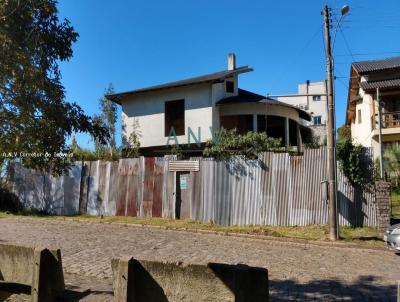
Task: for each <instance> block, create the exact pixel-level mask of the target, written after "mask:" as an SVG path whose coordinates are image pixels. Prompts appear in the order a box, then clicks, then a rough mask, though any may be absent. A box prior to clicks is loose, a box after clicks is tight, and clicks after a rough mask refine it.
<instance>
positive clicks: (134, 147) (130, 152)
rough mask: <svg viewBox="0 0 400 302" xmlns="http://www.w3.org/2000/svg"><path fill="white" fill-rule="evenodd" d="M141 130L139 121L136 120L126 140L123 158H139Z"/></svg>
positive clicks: (122, 150)
mask: <svg viewBox="0 0 400 302" xmlns="http://www.w3.org/2000/svg"><path fill="white" fill-rule="evenodd" d="M140 137H141V134H140V129H139V122H138V120H136V119H134V120H133V123H132V132H131V134H130V135H129V137H128V140H127V141H126V140H125V139H124V145H123V146H122V149H121V156H122V157H123V158H133V157H138V156H139V151H140Z"/></svg>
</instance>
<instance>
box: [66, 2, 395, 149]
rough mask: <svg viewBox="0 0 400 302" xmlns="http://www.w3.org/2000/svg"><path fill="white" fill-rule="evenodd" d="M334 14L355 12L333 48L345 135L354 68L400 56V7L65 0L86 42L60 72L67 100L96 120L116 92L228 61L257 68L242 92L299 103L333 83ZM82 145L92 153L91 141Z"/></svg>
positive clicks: (82, 41) (80, 138) (222, 66)
mask: <svg viewBox="0 0 400 302" xmlns="http://www.w3.org/2000/svg"><path fill="white" fill-rule="evenodd" d="M325 4H328V5H329V6H331V7H332V8H333V9H334V11H333V12H334V13H336V14H338V16H336V17H337V18H338V17H339V12H340V8H341V7H342V6H343V5H344V4H348V5H350V14H349V15H348V16H346V18H345V19H344V22H343V23H342V31H338V33H337V36H336V42H335V46H334V55H335V71H336V73H335V75H336V76H337V77H338V79H337V80H336V82H335V90H336V116H337V125H338V126H340V125H342V124H343V122H344V116H345V106H346V98H347V85H348V80H349V79H348V76H349V69H350V64H351V62H352V61H354V60H355V61H362V60H369V59H377V58H385V57H391V56H400V1H398V0H385V1H374V0H365V1H341V0H336V1H319V0H312V1H311V0H309V1H284V0H282V1H266V0H257V1H239V0H230V1H229V0H201V1H200V0H197V1H196V0H185V1H184V0H169V1H164V0H159V1H152V0H147V1H127V0H126V1H122V0H113V1H98V0H97V1H95V0H64V1H62V0H60V2H59V4H58V8H59V12H60V17H66V18H68V19H69V20H70V21H71V23H72V24H73V26H74V27H75V30H76V31H77V32H78V33H79V34H80V37H79V39H78V42H77V43H75V44H74V46H73V49H74V57H73V58H72V59H71V60H70V61H69V62H63V63H62V64H61V72H62V76H63V80H62V82H63V84H64V86H65V88H66V95H67V100H68V101H70V102H76V103H77V104H79V105H80V106H81V107H82V108H83V109H84V110H85V112H86V113H87V114H89V115H93V114H95V113H99V109H98V99H99V98H100V97H101V96H102V94H103V92H104V90H105V88H106V87H107V86H108V84H109V83H110V82H112V83H113V85H114V87H115V90H116V91H117V92H119V91H125V90H131V89H135V88H140V87H145V86H149V85H154V84H157V83H163V82H169V81H173V80H179V79H184V78H186V77H191V76H197V75H201V74H206V73H210V72H214V71H219V70H223V69H225V68H226V55H227V53H228V52H234V53H236V56H237V64H238V65H249V66H251V67H253V68H254V71H253V72H251V73H247V74H243V75H242V76H241V77H240V87H241V88H244V89H248V90H251V91H254V92H257V93H260V94H264V95H265V94H267V93H270V94H282V93H295V92H296V90H297V84H298V83H301V82H305V81H306V80H310V81H318V80H322V79H325V78H326V73H325V54H324V46H323V17H322V16H321V14H320V12H321V10H322V9H323V7H324V5H325ZM119 115H120V113H119ZM117 127H118V133H117V142H120V141H121V139H120V122H118V126H117ZM78 142H79V144H80V145H81V146H83V147H90V146H91V145H92V143H91V141H90V138H89V137H88V136H87V135H79V136H78Z"/></svg>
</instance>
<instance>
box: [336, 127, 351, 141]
mask: <svg viewBox="0 0 400 302" xmlns="http://www.w3.org/2000/svg"><path fill="white" fill-rule="evenodd" d="M337 133H338V142H342V141H345V140H351V129H350V128H349V127H346V126H345V125H343V126H342V127H339V128H338V129H337Z"/></svg>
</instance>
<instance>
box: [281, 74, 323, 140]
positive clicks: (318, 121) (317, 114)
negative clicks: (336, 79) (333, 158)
mask: <svg viewBox="0 0 400 302" xmlns="http://www.w3.org/2000/svg"><path fill="white" fill-rule="evenodd" d="M278 101H280V102H283V103H286V104H289V105H292V106H296V107H299V108H301V109H303V110H305V111H307V112H308V113H309V114H311V116H312V119H311V122H310V123H308V124H307V125H308V126H309V127H310V128H311V129H312V132H313V135H314V136H316V137H319V140H320V142H321V143H322V142H323V141H324V139H325V137H326V122H327V120H328V104H327V98H326V81H320V82H310V81H307V82H305V83H302V84H299V86H298V93H297V94H294V95H288V96H280V97H278Z"/></svg>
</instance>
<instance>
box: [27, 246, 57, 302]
mask: <svg viewBox="0 0 400 302" xmlns="http://www.w3.org/2000/svg"><path fill="white" fill-rule="evenodd" d="M33 258H34V269H33V276H32V289H31V297H32V299H31V301H32V302H41V301H49V302H53V301H56V296H57V294H60V293H61V292H62V291H63V290H64V288H65V284H64V274H63V270H62V262H61V251H60V250H59V249H57V250H48V249H46V248H36V249H35V250H34V257H33Z"/></svg>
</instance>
